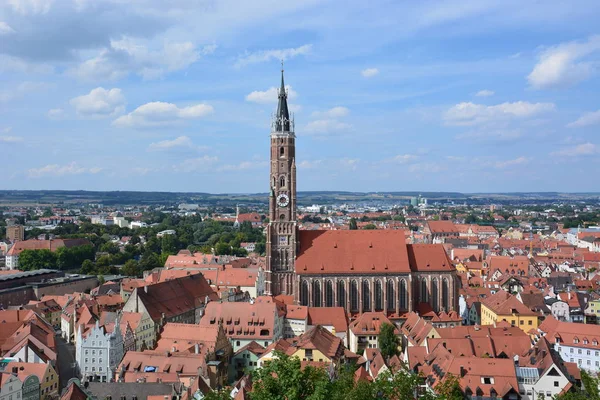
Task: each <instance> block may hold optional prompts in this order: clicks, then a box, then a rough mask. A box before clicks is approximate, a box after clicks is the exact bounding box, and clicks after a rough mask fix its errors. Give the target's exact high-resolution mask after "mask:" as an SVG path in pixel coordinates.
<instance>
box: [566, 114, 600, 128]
mask: <svg viewBox="0 0 600 400" xmlns="http://www.w3.org/2000/svg"><path fill="white" fill-rule="evenodd" d="M598 124H600V110H598V111H593V112H589V113H585V114H583V115H582V116H581V117H579V118H578V119H577V120H576V121H573V122H571V123H570V124H568V125H567V126H568V127H569V128H579V127H583V126H590V125H598Z"/></svg>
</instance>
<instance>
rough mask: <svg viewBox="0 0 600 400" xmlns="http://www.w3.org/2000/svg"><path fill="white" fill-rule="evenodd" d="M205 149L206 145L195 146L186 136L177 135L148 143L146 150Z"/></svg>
mask: <svg viewBox="0 0 600 400" xmlns="http://www.w3.org/2000/svg"><path fill="white" fill-rule="evenodd" d="M207 149H208V147H204V146H196V145H195V144H194V142H192V139H190V138H189V137H188V136H179V137H176V138H175V139H173V140H161V141H160V142H155V143H150V145H149V146H148V151H173V150H179V151H181V150H184V151H185V150H190V151H200V150H207Z"/></svg>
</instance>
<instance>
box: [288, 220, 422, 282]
mask: <svg viewBox="0 0 600 400" xmlns="http://www.w3.org/2000/svg"><path fill="white" fill-rule="evenodd" d="M299 241H300V249H299V251H298V256H297V257H296V273H297V274H301V275H302V274H323V273H333V274H373V273H409V272H410V270H411V268H410V264H409V261H408V252H407V247H406V242H405V234H404V231H400V230H397V231H396V230H385V231H384V230H360V231H359V230H357V231H331V230H327V231H303V230H301V231H299Z"/></svg>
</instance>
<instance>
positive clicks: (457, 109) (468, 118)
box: [443, 101, 556, 126]
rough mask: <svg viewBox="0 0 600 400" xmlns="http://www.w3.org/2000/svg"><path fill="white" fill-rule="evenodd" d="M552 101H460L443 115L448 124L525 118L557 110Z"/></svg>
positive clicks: (461, 124)
mask: <svg viewBox="0 0 600 400" xmlns="http://www.w3.org/2000/svg"><path fill="white" fill-rule="evenodd" d="M555 108H556V107H555V105H554V104H552V103H529V102H526V101H517V102H514V103H502V104H498V105H495V106H486V105H483V104H475V103H471V102H465V103H459V104H456V105H455V106H453V107H451V108H450V109H449V110H447V111H446V112H445V114H444V116H443V118H444V121H445V123H446V124H447V125H456V126H469V125H477V124H482V123H486V122H492V121H498V120H503V121H504V120H511V119H524V118H530V117H534V116H537V115H540V114H543V113H547V112H551V111H554V110H555Z"/></svg>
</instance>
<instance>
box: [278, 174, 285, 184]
mask: <svg viewBox="0 0 600 400" xmlns="http://www.w3.org/2000/svg"><path fill="white" fill-rule="evenodd" d="M279 187H285V176H282V177H281V178H279Z"/></svg>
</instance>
